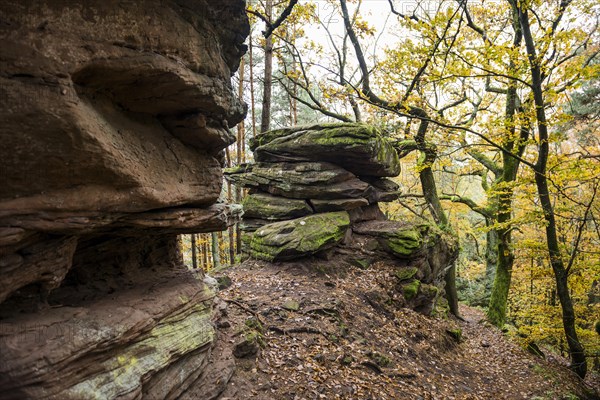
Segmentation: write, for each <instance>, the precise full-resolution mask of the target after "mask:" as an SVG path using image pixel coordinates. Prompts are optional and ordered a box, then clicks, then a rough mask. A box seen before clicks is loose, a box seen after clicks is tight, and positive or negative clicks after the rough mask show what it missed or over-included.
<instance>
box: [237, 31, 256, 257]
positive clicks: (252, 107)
mask: <svg viewBox="0 0 600 400" xmlns="http://www.w3.org/2000/svg"><path fill="white" fill-rule="evenodd" d="M248 43H249V46H248V67H249V72H250V110H251V115H252V137H253V138H254V137H256V111H255V104H256V103H255V101H254V57H253V56H252V47H253V46H252V30H250V35H249V36H248ZM238 249H239V247H238Z"/></svg>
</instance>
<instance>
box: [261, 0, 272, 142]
mask: <svg viewBox="0 0 600 400" xmlns="http://www.w3.org/2000/svg"><path fill="white" fill-rule="evenodd" d="M272 13H273V1H272V0H267V1H266V5H265V14H266V17H267V19H268V20H269V21H271V16H272ZM272 85H273V38H272V36H269V37H266V38H265V75H264V80H263V99H262V111H261V117H260V131H261V132H266V131H268V130H269V127H270V125H271V89H272Z"/></svg>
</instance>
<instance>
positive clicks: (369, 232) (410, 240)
mask: <svg viewBox="0 0 600 400" xmlns="http://www.w3.org/2000/svg"><path fill="white" fill-rule="evenodd" d="M352 230H353V231H354V232H355V233H357V234H359V235H366V236H372V237H375V238H377V240H378V241H379V242H380V243H381V245H382V247H383V248H384V250H386V251H387V252H389V253H391V254H392V255H394V256H396V257H398V258H402V259H407V258H412V257H413V256H414V255H415V254H417V253H418V252H420V251H421V249H423V246H424V242H425V240H424V239H423V233H422V232H427V227H426V226H421V225H416V226H415V225H407V224H406V223H402V222H399V221H366V222H362V223H359V224H356V225H354V226H353V227H352Z"/></svg>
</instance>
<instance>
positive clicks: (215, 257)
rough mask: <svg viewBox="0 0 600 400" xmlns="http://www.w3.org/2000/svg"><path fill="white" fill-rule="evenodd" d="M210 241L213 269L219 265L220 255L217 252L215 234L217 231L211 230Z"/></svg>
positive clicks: (217, 244)
mask: <svg viewBox="0 0 600 400" xmlns="http://www.w3.org/2000/svg"><path fill="white" fill-rule="evenodd" d="M210 235H211V243H212V248H211V252H212V259H213V266H212V267H213V269H216V268H219V267H220V266H221V255H220V254H219V237H218V236H217V232H212V233H211V234H210Z"/></svg>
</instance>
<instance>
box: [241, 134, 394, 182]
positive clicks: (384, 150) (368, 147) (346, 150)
mask: <svg viewBox="0 0 600 400" xmlns="http://www.w3.org/2000/svg"><path fill="white" fill-rule="evenodd" d="M251 148H252V150H254V155H255V159H256V160H257V161H269V162H273V161H290V160H294V159H296V160H313V161H324V160H327V161H329V162H332V163H335V164H337V165H339V166H341V167H343V168H345V169H346V170H348V171H350V172H352V173H354V174H356V175H361V176H397V175H398V174H399V173H400V161H399V159H398V154H397V153H396V150H394V148H393V147H392V145H391V143H389V142H388V141H387V140H385V138H383V136H382V133H381V132H380V131H379V130H378V129H377V128H375V127H373V126H368V125H365V124H359V123H356V124H350V123H340V124H326V125H314V126H308V127H295V128H287V129H280V130H275V131H270V132H268V133H265V134H262V135H260V136H259V137H257V138H256V140H255V141H254V143H253V145H252V147H251Z"/></svg>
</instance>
